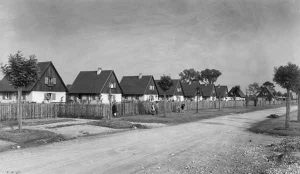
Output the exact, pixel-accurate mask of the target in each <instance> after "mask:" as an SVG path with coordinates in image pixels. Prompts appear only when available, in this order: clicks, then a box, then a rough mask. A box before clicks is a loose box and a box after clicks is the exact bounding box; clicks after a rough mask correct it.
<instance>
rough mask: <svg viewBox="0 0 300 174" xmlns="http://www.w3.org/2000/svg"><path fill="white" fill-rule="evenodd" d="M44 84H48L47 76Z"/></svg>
mask: <svg viewBox="0 0 300 174" xmlns="http://www.w3.org/2000/svg"><path fill="white" fill-rule="evenodd" d="M45 84H46V85H48V84H49V78H48V77H45Z"/></svg>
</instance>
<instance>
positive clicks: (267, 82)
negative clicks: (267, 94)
mask: <svg viewBox="0 0 300 174" xmlns="http://www.w3.org/2000/svg"><path fill="white" fill-rule="evenodd" d="M262 86H264V87H268V88H269V89H271V90H274V88H275V85H274V83H272V82H269V81H266V82H265V83H263V85H262Z"/></svg>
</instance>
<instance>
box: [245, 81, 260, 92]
mask: <svg viewBox="0 0 300 174" xmlns="http://www.w3.org/2000/svg"><path fill="white" fill-rule="evenodd" d="M259 89H260V87H259V84H258V83H256V82H254V83H252V84H249V85H248V91H249V93H250V95H255V94H256V93H257V92H258V91H259Z"/></svg>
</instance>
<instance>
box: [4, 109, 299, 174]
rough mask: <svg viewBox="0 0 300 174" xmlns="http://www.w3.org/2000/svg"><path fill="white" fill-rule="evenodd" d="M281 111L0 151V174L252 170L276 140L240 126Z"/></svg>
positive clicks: (261, 163)
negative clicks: (10, 173)
mask: <svg viewBox="0 0 300 174" xmlns="http://www.w3.org/2000/svg"><path fill="white" fill-rule="evenodd" d="M295 109H296V108H295V107H292V110H295ZM284 112H285V109H284V108H277V109H269V110H263V111H256V112H251V113H245V114H233V115H228V116H223V117H218V118H213V119H207V120H202V121H198V122H193V123H187V124H181V125H176V126H166V127H160V128H155V129H146V130H134V131H127V132H121V133H116V134H112V135H109V136H107V137H103V136H99V137H97V136H95V137H86V138H80V139H76V140H72V141H66V142H60V143H54V144H50V145H46V146H41V147H36V148H28V149H22V150H15V151H7V152H3V153H0V161H1V163H0V173H1V171H20V172H21V173H22V174H23V173H228V174H229V173H258V171H260V170H263V169H264V167H265V166H266V165H268V163H267V162H266V160H265V158H264V155H263V154H264V148H263V147H264V145H266V144H270V143H271V142H274V141H279V139H276V138H274V137H271V136H266V135H257V134H253V133H250V132H248V131H247V130H246V129H247V128H248V127H250V125H251V124H252V123H255V122H258V121H261V120H264V119H266V116H267V115H269V114H271V113H275V114H283V113H284Z"/></svg>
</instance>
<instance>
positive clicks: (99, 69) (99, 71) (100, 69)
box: [97, 67, 102, 75]
mask: <svg viewBox="0 0 300 174" xmlns="http://www.w3.org/2000/svg"><path fill="white" fill-rule="evenodd" d="M101 71H102V68H100V67H99V68H98V70H97V75H99V74H100V73H101Z"/></svg>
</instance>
